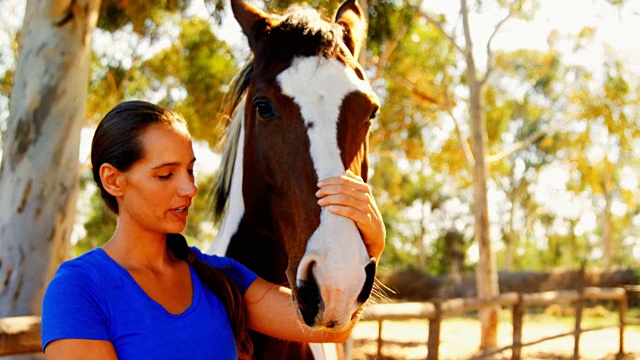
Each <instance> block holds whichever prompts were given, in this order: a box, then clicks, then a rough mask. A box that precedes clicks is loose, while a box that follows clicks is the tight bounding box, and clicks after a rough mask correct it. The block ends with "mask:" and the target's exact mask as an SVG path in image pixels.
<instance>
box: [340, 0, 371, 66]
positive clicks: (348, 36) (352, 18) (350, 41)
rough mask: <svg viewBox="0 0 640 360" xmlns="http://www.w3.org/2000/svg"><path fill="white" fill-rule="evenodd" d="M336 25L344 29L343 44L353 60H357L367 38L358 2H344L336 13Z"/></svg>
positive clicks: (356, 0) (351, 0) (347, 0)
mask: <svg viewBox="0 0 640 360" xmlns="http://www.w3.org/2000/svg"><path fill="white" fill-rule="evenodd" d="M335 22H336V23H337V24H340V25H342V27H343V28H344V40H343V41H344V43H345V45H346V46H347V47H348V48H349V50H350V51H351V54H352V55H353V57H354V58H356V59H357V58H358V56H359V55H360V50H361V49H362V44H363V43H364V41H365V40H366V38H367V22H366V20H365V18H364V14H363V12H362V8H361V7H360V5H358V0H346V1H345V2H344V3H342V5H340V8H339V9H338V12H337V13H336V20H335Z"/></svg>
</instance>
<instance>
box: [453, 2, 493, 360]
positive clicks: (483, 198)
mask: <svg viewBox="0 0 640 360" xmlns="http://www.w3.org/2000/svg"><path fill="white" fill-rule="evenodd" d="M460 3H461V9H462V19H463V20H462V21H463V27H464V37H465V44H466V46H465V49H464V52H465V61H466V66H467V68H466V74H465V75H466V79H467V82H468V86H469V118H470V121H471V144H472V150H473V156H474V163H473V170H472V176H473V217H474V222H475V224H474V226H475V240H476V242H477V243H478V250H479V252H480V254H479V260H478V268H477V269H476V291H477V294H478V297H479V298H480V299H487V298H491V297H494V296H497V295H498V294H499V289H498V274H497V270H496V264H495V259H494V256H493V253H492V251H491V241H490V238H489V211H488V205H487V178H488V170H487V165H486V161H485V158H486V153H487V150H486V143H487V129H486V124H485V118H484V114H483V113H482V107H481V96H482V87H483V83H482V82H481V81H479V80H478V77H477V74H476V65H475V59H474V57H473V42H472V40H471V31H470V29H469V9H468V7H467V1H466V0H460ZM498 310H499V308H498V307H497V306H492V307H487V308H484V309H482V310H481V311H480V312H479V318H480V323H481V327H482V335H481V340H480V349H482V350H486V349H491V348H495V347H496V346H497V332H498Z"/></svg>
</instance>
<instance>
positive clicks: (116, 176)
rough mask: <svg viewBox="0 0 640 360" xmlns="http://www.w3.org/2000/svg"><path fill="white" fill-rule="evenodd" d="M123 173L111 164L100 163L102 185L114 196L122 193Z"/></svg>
mask: <svg viewBox="0 0 640 360" xmlns="http://www.w3.org/2000/svg"><path fill="white" fill-rule="evenodd" d="M122 180H123V179H122V173H121V172H120V171H119V170H118V169H116V168H115V166H113V165H111V164H106V163H105V164H102V165H100V181H102V187H103V188H104V189H105V190H106V191H107V192H108V193H109V194H111V195H113V196H120V195H122V184H123V181H122Z"/></svg>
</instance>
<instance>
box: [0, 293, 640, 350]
mask: <svg viewBox="0 0 640 360" xmlns="http://www.w3.org/2000/svg"><path fill="white" fill-rule="evenodd" d="M627 291H629V292H640V286H636V287H627V288H626V291H625V289H623V288H593V287H587V288H584V290H583V291H577V290H570V291H550V292H543V293H533V294H519V293H505V294H502V295H500V296H498V297H496V298H494V299H489V300H480V299H451V300H444V301H434V302H409V303H397V304H392V303H391V304H374V305H369V306H367V308H366V310H365V316H364V318H363V320H364V321H377V322H378V344H377V345H378V355H380V351H381V348H382V345H383V339H382V324H383V322H384V321H387V320H412V319H426V320H428V321H429V337H428V340H427V348H428V355H427V359H429V360H437V359H438V357H439V354H438V348H439V343H440V325H441V323H442V320H443V319H445V318H447V317H451V316H456V315H462V314H465V313H468V312H471V311H476V310H479V309H481V308H482V307H485V306H496V305H497V306H501V307H510V308H511V311H512V319H513V343H512V344H511V345H509V346H505V347H502V348H499V349H492V350H489V351H485V352H483V353H482V354H479V355H477V356H474V357H472V358H471V359H474V360H479V359H483V358H486V357H490V356H492V355H495V354H497V353H500V352H502V351H505V350H509V349H511V351H512V359H515V360H519V359H520V358H521V350H522V348H523V347H525V346H530V345H534V344H538V343H541V342H543V341H547V340H552V339H556V338H559V337H563V336H569V335H573V336H574V338H575V342H574V344H575V345H574V358H575V359H577V358H578V357H579V353H580V351H579V344H580V335H581V334H582V333H584V332H586V331H594V330H600V329H604V328H608V327H612V326H608V327H598V328H582V326H581V320H582V308H583V303H584V301H585V300H598V301H614V302H617V303H618V308H619V323H618V324H617V325H615V327H618V328H619V331H620V341H619V348H618V353H619V354H623V353H624V327H625V324H626V321H625V317H626V311H627ZM556 303H573V304H574V307H575V320H576V321H575V329H574V331H572V332H568V333H564V334H557V335H553V336H549V337H545V338H542V339H538V340H536V341H532V342H529V343H523V342H522V327H523V318H524V314H525V312H526V309H527V308H528V307H531V306H539V305H550V304H556ZM40 346H41V343H40V318H39V317H36V316H22V317H12V318H4V319H0V356H5V355H17V354H26V353H36V352H40Z"/></svg>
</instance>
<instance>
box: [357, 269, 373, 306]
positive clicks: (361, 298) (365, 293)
mask: <svg viewBox="0 0 640 360" xmlns="http://www.w3.org/2000/svg"><path fill="white" fill-rule="evenodd" d="M364 272H365V273H366V274H367V277H366V279H365V280H364V286H362V290H361V291H360V294H359V295H358V302H360V303H364V302H365V301H367V299H368V298H369V295H371V290H372V289H373V282H374V280H375V278H376V262H375V260H373V259H371V261H370V262H369V263H368V264H367V266H365V267H364Z"/></svg>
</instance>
